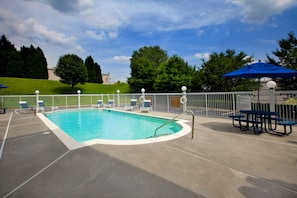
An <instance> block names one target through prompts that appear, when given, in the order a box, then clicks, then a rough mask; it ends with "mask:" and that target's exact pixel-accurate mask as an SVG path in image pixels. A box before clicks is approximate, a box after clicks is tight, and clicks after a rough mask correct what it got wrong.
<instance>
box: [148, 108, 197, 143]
mask: <svg viewBox="0 0 297 198" xmlns="http://www.w3.org/2000/svg"><path fill="white" fill-rule="evenodd" d="M185 113H191V114H192V139H193V138H194V121H195V114H194V112H193V111H192V110H186V111H184V112H182V113H180V114H178V115H177V116H175V117H174V118H172V119H170V120H168V121H167V122H165V123H164V124H162V125H161V126H159V127H158V128H156V129H155V133H154V136H152V137H157V131H158V130H159V129H161V128H162V127H164V126H166V125H167V124H169V123H171V122H173V121H175V119H176V118H177V117H179V116H181V115H183V114H185Z"/></svg>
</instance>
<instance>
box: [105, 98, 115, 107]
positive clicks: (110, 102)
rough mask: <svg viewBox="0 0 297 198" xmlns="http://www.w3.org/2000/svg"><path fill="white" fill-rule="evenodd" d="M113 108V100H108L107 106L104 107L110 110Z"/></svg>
mask: <svg viewBox="0 0 297 198" xmlns="http://www.w3.org/2000/svg"><path fill="white" fill-rule="evenodd" d="M113 106H114V103H113V100H108V104H106V105H104V107H107V108H111V107H113Z"/></svg>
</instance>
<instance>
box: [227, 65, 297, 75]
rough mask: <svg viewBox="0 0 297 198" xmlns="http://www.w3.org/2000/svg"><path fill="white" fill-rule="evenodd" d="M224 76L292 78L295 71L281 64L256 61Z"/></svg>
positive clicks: (296, 73) (295, 73)
mask: <svg viewBox="0 0 297 198" xmlns="http://www.w3.org/2000/svg"><path fill="white" fill-rule="evenodd" d="M224 76H225V77H231V78H261V77H270V78H292V77H295V76H297V71H296V70H292V69H287V68H285V67H283V66H277V65H273V64H269V63H262V62H257V63H253V64H249V65H246V66H244V67H242V68H240V69H237V70H234V71H232V72H229V73H226V74H224Z"/></svg>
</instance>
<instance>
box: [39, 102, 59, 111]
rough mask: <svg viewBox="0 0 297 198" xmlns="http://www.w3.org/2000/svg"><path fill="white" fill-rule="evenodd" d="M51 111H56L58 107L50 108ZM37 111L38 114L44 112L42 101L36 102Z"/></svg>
mask: <svg viewBox="0 0 297 198" xmlns="http://www.w3.org/2000/svg"><path fill="white" fill-rule="evenodd" d="M51 110H52V111H57V110H58V107H57V106H51ZM38 111H39V112H44V111H45V104H44V102H43V100H38Z"/></svg>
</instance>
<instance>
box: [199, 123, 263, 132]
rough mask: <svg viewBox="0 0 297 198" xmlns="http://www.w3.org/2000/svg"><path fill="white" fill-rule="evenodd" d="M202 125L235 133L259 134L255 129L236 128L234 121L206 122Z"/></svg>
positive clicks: (214, 129) (217, 130) (218, 130)
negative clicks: (243, 129) (242, 129)
mask: <svg viewBox="0 0 297 198" xmlns="http://www.w3.org/2000/svg"><path fill="white" fill-rule="evenodd" d="M201 125H202V126H204V127H206V128H209V129H211V130H213V131H216V132H226V133H234V134H246V135H257V134H255V133H254V132H253V131H241V130H240V129H239V128H236V127H234V126H233V125H232V123H231V122H230V123H222V122H206V123H203V124H201Z"/></svg>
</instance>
